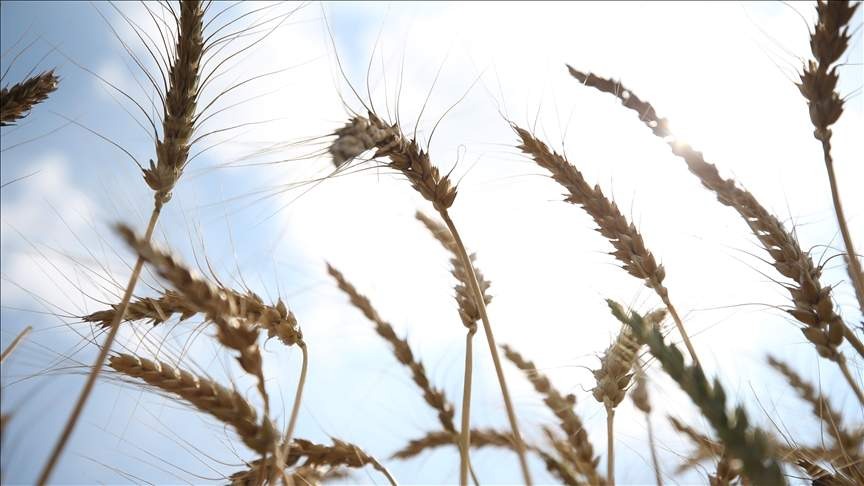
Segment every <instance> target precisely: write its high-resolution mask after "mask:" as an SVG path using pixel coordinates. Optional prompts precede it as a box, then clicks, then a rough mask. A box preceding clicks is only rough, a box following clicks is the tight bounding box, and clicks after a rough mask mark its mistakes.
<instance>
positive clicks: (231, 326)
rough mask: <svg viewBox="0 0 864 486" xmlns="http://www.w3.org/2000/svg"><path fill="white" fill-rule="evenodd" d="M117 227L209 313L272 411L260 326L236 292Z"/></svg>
mask: <svg viewBox="0 0 864 486" xmlns="http://www.w3.org/2000/svg"><path fill="white" fill-rule="evenodd" d="M116 230H117V233H118V234H119V235H120V237H121V238H123V240H124V241H125V242H126V243H127V244H128V245H129V246H130V247H131V248H132V249H133V250H135V252H136V253H138V256H139V257H140V258H142V259H143V260H144V261H146V262H148V263H149V264H150V265H152V266H153V267H154V268H155V269H156V272H157V273H158V274H159V276H161V277H162V278H164V279H165V280H167V281H168V282H170V283H171V285H173V286H174V288H175V289H176V290H177V291H178V292H179V293H180V294H181V295H182V296H183V297H185V298H186V299H188V300H189V301H190V303H191V304H192V305H194V306H196V307H197V308H199V309H201V311H202V312H203V313H205V314H206V315H207V319H208V320H210V321H212V322H213V323H214V324H215V325H216V327H217V333H216V338H217V339H218V340H219V342H220V343H221V344H222V345H223V346H225V347H227V348H229V349H233V350H235V351H237V352H238V353H239V356H238V358H237V361H238V362H239V363H240V366H241V367H242V368H243V370H244V371H246V372H247V373H249V374H251V375H253V376H255V377H256V378H257V379H258V390H259V391H260V393H261V396H262V398H263V399H264V404H265V409H268V410H269V407H268V403H269V400H268V395H267V390H266V388H265V381H264V372H263V369H262V358H261V349H260V347H259V346H258V335H259V329H258V328H257V327H255V326H254V325H252V324H251V323H249V322H247V321H246V319H245V317H244V316H243V311H244V310H245V309H243V305H242V302H241V301H238V300H237V299H235V298H234V295H233V294H232V293H227V292H224V291H223V290H222V289H220V288H218V287H216V286H215V285H213V284H211V283H210V282H207V281H206V280H203V279H201V278H199V277H198V276H196V275H194V274H193V273H192V271H190V270H189V269H188V268H186V267H185V266H184V265H183V264H181V263H180V262H178V261H177V260H176V259H175V258H174V257H173V256H171V255H170V254H169V253H168V252H165V251H162V250H159V249H156V248H155V247H154V246H153V245H152V244H151V243H150V241H149V239H145V238H139V237H138V236H136V235H135V232H134V231H132V229H131V228H129V227H128V226H125V225H122V224H119V225H117V227H116Z"/></svg>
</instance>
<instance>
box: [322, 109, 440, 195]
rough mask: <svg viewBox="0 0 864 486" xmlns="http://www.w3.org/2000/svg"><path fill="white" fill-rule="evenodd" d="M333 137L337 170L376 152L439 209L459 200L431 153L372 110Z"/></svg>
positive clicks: (352, 120) (333, 150) (331, 148)
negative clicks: (356, 159) (358, 157)
mask: <svg viewBox="0 0 864 486" xmlns="http://www.w3.org/2000/svg"><path fill="white" fill-rule="evenodd" d="M333 134H334V135H335V136H336V139H335V140H334V141H333V143H332V145H331V146H330V148H329V151H330V154H331V155H332V156H333V163H334V164H336V166H337V167H339V166H341V165H342V164H344V163H346V162H348V161H350V160H352V159H354V158H355V157H357V156H359V155H360V154H362V153H363V152H366V151H368V150H372V149H375V154H374V155H373V158H376V159H377V158H389V159H390V163H389V164H388V166H389V167H390V168H392V169H394V170H397V171H399V172H401V173H402V174H403V175H404V176H405V177H406V178H407V179H408V181H409V182H411V185H412V186H413V187H414V189H416V190H417V192H419V193H420V195H422V196H423V197H424V198H425V199H426V200H428V201H429V202H431V203H432V205H433V206H434V207H435V209H436V210H438V211H444V210H446V209H447V208H449V207H450V206H451V205H452V204H453V200H454V199H456V188H455V187H453V186H452V185H451V183H450V179H449V178H448V177H447V176H441V173H440V172H439V171H438V168H437V167H435V166H433V165H432V162H431V161H430V160H429V154H428V153H427V152H426V151H424V150H422V149H421V148H420V145H419V144H418V143H417V141H416V140H414V139H409V138H408V137H406V136H405V135H404V134H403V133H402V130H401V129H400V128H399V126H398V125H396V124H393V125H388V124H387V123H385V122H384V121H383V120H381V119H380V118H379V117H378V116H377V115H375V114H374V113H372V112H371V111H370V112H369V116H368V117H362V116H355V117H354V118H352V119H351V120H349V122H348V123H347V124H346V125H345V126H344V127H342V128H340V129H338V130H336V131H335V132H334V133H333Z"/></svg>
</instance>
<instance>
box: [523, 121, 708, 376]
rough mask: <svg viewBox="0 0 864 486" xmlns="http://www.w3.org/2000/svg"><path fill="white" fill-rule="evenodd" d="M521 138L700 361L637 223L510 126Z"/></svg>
mask: <svg viewBox="0 0 864 486" xmlns="http://www.w3.org/2000/svg"><path fill="white" fill-rule="evenodd" d="M513 128H514V130H516V133H517V134H518V135H519V138H520V139H521V142H522V143H521V144H520V145H519V147H518V148H519V149H520V150H522V151H523V152H524V153H526V154H528V155H530V156H531V157H532V158H533V159H534V162H536V163H537V165H539V166H540V167H542V168H544V169H546V170H548V171H549V172H550V173H551V174H552V179H554V180H555V181H556V182H558V183H559V184H560V185H561V186H563V187H564V188H565V189H567V192H568V194H569V195H568V196H567V198H566V199H565V200H566V201H567V202H569V203H572V204H578V205H580V206H582V208H583V209H584V210H585V212H586V213H588V215H589V216H591V218H593V219H594V222H595V223H597V226H598V229H597V231H598V232H600V234H602V235H603V236H604V237H606V239H607V240H609V242H610V243H612V246H613V247H614V248H615V251H614V252H612V255H613V256H614V257H615V258H617V259H618V261H620V262H621V263H622V264H623V265H624V270H626V271H627V273H629V274H630V275H633V276H634V277H636V278H638V279H640V280H643V281H644V282H645V285H646V286H648V287H650V288H651V289H653V290H654V292H656V293H657V295H658V296H659V297H660V300H662V301H663V304H664V305H665V306H666V308H667V309H668V310H669V313H670V314H672V318H673V319H674V320H675V324H676V326H677V327H678V332H679V333H681V337H682V338H683V340H684V344H685V345H686V346H687V350H688V351H689V352H690V357H691V358H692V359H693V361H694V362H695V363H698V362H699V358H698V357H697V356H696V350H695V349H694V348H693V345H692V344H691V343H690V337H689V336H688V335H687V331H686V330H685V329H684V324H683V323H682V322H681V319H680V317H678V312H677V311H676V310H675V307H673V306H672V302H671V301H670V299H669V291H668V290H667V289H666V287H665V286H664V285H663V279H664V278H665V277H666V271H665V270H664V269H663V265H659V264H657V262H656V261H655V260H654V255H653V254H651V252H650V251H648V249H647V248H646V247H645V242H644V241H643V240H642V235H641V234H640V233H639V230H637V229H636V227H635V226H634V225H633V224H632V223H629V222H628V221H627V218H625V217H624V215H623V214H621V211H620V210H618V206H617V205H616V204H615V203H614V202H613V201H610V200H609V199H607V198H606V196H605V195H604V194H603V191H602V190H601V189H600V186H597V185H595V186H594V187H591V186H590V185H589V184H588V182H586V181H585V177H584V176H583V175H582V173H581V172H580V171H579V169H577V168H576V167H575V166H573V165H572V164H571V163H570V162H568V161H567V159H566V158H565V157H564V156H562V155H560V154H558V153H557V152H555V151H551V150H549V147H548V146H547V145H546V144H545V143H543V142H541V141H540V140H538V139H537V138H536V137H534V135H532V134H531V133H530V132H528V131H527V130H525V129H522V128H520V127H518V126H515V125H514V126H513Z"/></svg>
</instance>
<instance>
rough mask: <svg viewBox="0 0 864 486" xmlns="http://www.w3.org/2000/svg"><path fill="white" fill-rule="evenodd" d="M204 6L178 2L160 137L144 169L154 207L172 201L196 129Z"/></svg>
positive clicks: (195, 2)
mask: <svg viewBox="0 0 864 486" xmlns="http://www.w3.org/2000/svg"><path fill="white" fill-rule="evenodd" d="M203 20H204V6H203V4H202V2H200V1H182V2H180V19H179V22H178V24H179V25H178V32H177V44H176V47H175V52H174V55H173V59H171V61H172V62H171V67H170V68H169V71H168V80H169V83H170V84H169V88H168V92H167V93H166V94H165V102H164V112H163V121H162V138H161V139H160V140H157V141H156V162H155V163H154V162H153V161H152V160H151V161H150V167H149V168H147V169H144V181H145V182H146V183H147V185H148V186H150V188H151V189H153V190H154V191H155V192H156V206H157V208H158V207H161V206H162V204H164V203H166V202H168V200H169V199H171V191H172V190H173V189H174V185H175V184H177V180H178V179H179V178H180V175H181V174H182V173H183V169H184V168H185V167H186V163H187V161H188V158H189V144H190V138H191V137H192V133H193V131H194V128H195V121H196V118H195V110H196V107H197V104H198V93H199V91H198V89H199V86H198V78H199V74H200V73H199V68H200V67H201V56H202V54H203V52H204V37H203V30H204V22H203Z"/></svg>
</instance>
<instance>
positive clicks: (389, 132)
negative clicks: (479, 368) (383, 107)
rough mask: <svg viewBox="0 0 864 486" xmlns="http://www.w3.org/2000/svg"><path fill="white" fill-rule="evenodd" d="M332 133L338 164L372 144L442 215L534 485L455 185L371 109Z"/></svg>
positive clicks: (469, 355) (466, 441) (526, 475)
mask: <svg viewBox="0 0 864 486" xmlns="http://www.w3.org/2000/svg"><path fill="white" fill-rule="evenodd" d="M334 135H335V136H336V139H335V140H334V141H333V143H332V144H331V146H330V148H329V152H330V154H331V155H332V156H333V162H334V163H335V164H336V166H337V167H340V166H342V165H343V164H345V163H346V162H348V161H349V160H351V159H354V158H355V157H357V156H359V155H360V154H362V153H363V152H366V151H369V150H372V149H375V154H374V155H373V158H376V159H377V158H387V159H389V160H390V163H389V164H387V166H388V167H390V168H391V169H393V170H396V171H398V172H400V173H402V174H403V175H404V176H405V177H406V178H407V179H408V181H409V182H410V183H411V186H412V187H413V188H414V189H415V190H416V191H417V192H419V193H420V195H421V196H423V198H425V199H426V200H428V201H429V202H431V203H432V206H433V207H434V208H435V210H436V211H438V214H439V215H440V216H441V219H442V220H444V224H445V225H446V226H447V229H448V230H450V234H451V235H452V237H453V241H454V243H455V245H456V246H455V248H456V250H457V253H458V257H459V260H460V261H461V262H462V268H464V269H465V271H466V272H467V275H466V280H467V283H468V286H469V289H470V291H471V300H472V301H473V302H474V306H475V307H476V309H477V311H478V313H479V315H480V319H481V321H482V322H483V330H484V332H485V334H486V342H487V344H488V345H489V354H490V355H491V356H492V363H493V365H494V366H495V374H496V377H497V378H498V385H499V387H500V388H501V396H502V398H503V400H504V408H505V409H506V411H507V419H508V421H509V422H510V430H511V431H512V432H513V436H514V437H515V439H516V453H517V455H518V457H519V466H520V468H521V471H522V476H523V479H524V481H525V484H526V485H528V486H530V485H531V484H532V482H531V472H530V470H529V468H528V462H527V460H526V458H525V447H524V442H523V441H522V435H521V434H520V432H519V424H518V421H517V419H516V411H515V408H514V407H513V402H512V400H511V398H510V392H509V390H508V388H507V381H506V379H505V377H504V371H503V367H502V366H501V359H500V357H499V356H498V348H497V345H496V344H495V336H494V334H493V333H492V325H491V324H490V322H489V316H488V315H487V313H486V303H485V297H484V294H483V289H482V288H481V287H480V284H479V280H478V277H477V275H476V274H475V272H474V266H473V265H472V263H471V258H470V257H469V256H468V251H467V250H466V248H465V244H464V243H463V242H462V238H461V236H460V235H459V232H458V231H457V229H456V225H455V224H454V223H453V220H452V219H451V218H450V213H449V208H450V206H452V205H453V201H454V200H455V199H456V187H455V186H453V185H452V184H451V182H450V178H449V177H448V176H447V175H444V176H442V175H441V173H440V172H439V170H438V168H437V167H435V166H434V165H432V162H431V160H430V158H429V154H428V153H427V152H426V151H424V150H422V149H421V148H420V146H419V144H418V143H417V141H416V140H415V139H413V138H410V139H409V138H408V137H406V136H405V135H404V134H403V133H402V130H401V129H400V128H399V125H398V124H393V125H388V124H387V123H385V122H384V121H383V120H382V119H381V118H379V117H378V116H377V115H375V114H374V113H372V112H371V111H370V112H369V115H368V117H365V118H364V117H361V116H355V117H353V118H352V119H351V120H350V121H349V122H348V123H347V124H346V125H345V126H344V127H342V128H340V129H338V130H336V131H335V132H334ZM474 332H475V331H474V330H473V328H469V329H468V333H467V335H466V349H465V378H464V381H463V386H462V389H463V409H464V410H466V411H468V410H470V389H471V377H472V373H473V347H472V342H473V335H474ZM463 415H464V416H463V423H464V424H465V425H463V427H462V434H463V435H462V459H461V461H460V462H461V464H460V468H459V479H460V484H462V485H463V486H464V485H466V484H467V482H468V469H469V463H470V458H469V457H468V454H469V446H470V437H469V436H468V435H467V434H470V432H471V429H470V427H469V426H468V425H469V424H470V417H468V416H467V414H463Z"/></svg>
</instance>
